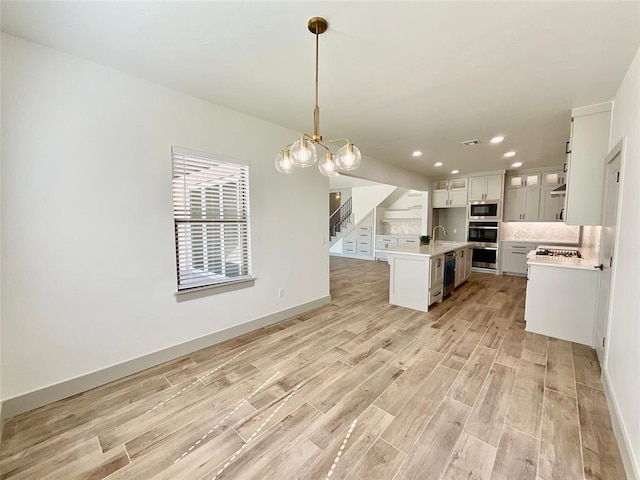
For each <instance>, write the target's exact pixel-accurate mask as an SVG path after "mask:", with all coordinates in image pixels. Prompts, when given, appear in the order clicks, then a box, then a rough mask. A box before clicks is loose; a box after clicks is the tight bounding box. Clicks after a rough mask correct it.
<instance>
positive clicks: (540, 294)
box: [525, 265, 598, 346]
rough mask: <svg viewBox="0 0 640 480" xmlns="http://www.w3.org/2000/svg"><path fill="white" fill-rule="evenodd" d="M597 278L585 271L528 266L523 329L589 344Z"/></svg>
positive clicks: (592, 324) (592, 325) (594, 274)
mask: <svg viewBox="0 0 640 480" xmlns="http://www.w3.org/2000/svg"><path fill="white" fill-rule="evenodd" d="M597 280H598V276H597V275H596V272H593V271H589V270H583V269H576V268H563V267H552V266H541V265H530V266H529V281H528V282H527V296H526V304H525V321H526V322H527V326H526V328H525V330H526V331H528V332H533V333H539V334H542V335H548V336H550V337H555V338H560V339H562V340H568V341H571V342H576V343H581V344H584V345H589V346H593V332H594V325H595V302H596V293H597Z"/></svg>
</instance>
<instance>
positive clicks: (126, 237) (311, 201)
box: [0, 34, 329, 399]
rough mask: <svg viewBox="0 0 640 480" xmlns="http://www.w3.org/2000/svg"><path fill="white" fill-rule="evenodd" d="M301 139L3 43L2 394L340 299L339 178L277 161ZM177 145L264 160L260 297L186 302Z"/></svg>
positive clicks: (47, 52) (30, 47)
mask: <svg viewBox="0 0 640 480" xmlns="http://www.w3.org/2000/svg"><path fill="white" fill-rule="evenodd" d="M297 136H299V134H297V133H295V132H292V131H289V130H286V129H284V128H280V127H278V126H275V125H273V124H269V123H266V122H263V121H260V120H257V119H254V118H251V117H248V116H245V115H242V114H239V113H235V112H232V111H229V110H226V109H224V108H221V107H218V106H215V105H212V104H210V103H207V102H204V101H201V100H199V99H196V98H193V97H190V96H187V95H184V94H181V93H178V92H176V91H172V90H169V89H167V88H164V87H160V86H157V85H155V84H152V83H149V82H147V81H143V80H140V79H138V78H135V77H131V76H128V75H125V74H123V73H120V72H118V71H115V70H112V69H109V68H105V67H102V66H100V65H97V64H94V63H90V62H87V61H85V60H82V59H80V58H78V57H74V56H70V55H67V54H63V53H61V52H58V51H55V50H51V49H47V48H44V47H42V46H39V45H37V44H34V43H30V42H26V41H23V40H20V39H18V38H16V37H12V36H10V35H4V34H3V37H2V137H3V143H2V187H1V192H2V212H1V215H2V238H1V242H2V243H1V245H2V252H1V262H2V263H1V265H0V267H1V274H2V295H1V301H2V304H1V307H2V310H1V318H2V326H1V328H2V358H1V363H2V381H3V385H2V389H3V391H2V395H3V397H2V398H4V399H7V398H11V397H14V396H16V395H19V394H23V393H25V392H29V391H32V390H35V389H40V388H42V387H44V386H48V385H51V384H56V383H58V382H61V381H65V380H67V379H71V378H73V377H77V376H80V375H83V374H86V373H88V372H93V371H96V370H100V369H103V368H106V367H108V366H111V365H114V364H117V363H120V362H123V361H127V360H129V359H133V358H136V357H139V356H142V355H145V354H148V353H150V352H154V351H157V350H160V349H164V348H167V347H169V346H172V345H176V344H180V343H183V342H185V341H189V340H191V339H194V338H197V337H201V336H204V335H207V334H210V333H212V332H216V331H219V330H223V329H226V328H229V327H231V326H233V325H236V324H240V323H243V322H247V321H250V320H252V319H255V318H259V317H262V316H265V315H268V314H271V313H274V312H277V311H281V310H283V309H286V308H289V307H292V306H295V305H299V304H303V303H306V302H309V301H313V300H316V299H319V298H322V297H325V296H326V295H328V294H329V276H328V270H329V269H328V262H329V258H328V254H327V245H324V246H322V245H321V237H325V238H326V236H327V232H328V202H327V192H328V181H327V179H326V178H325V177H323V176H322V175H319V174H318V172H317V169H308V170H302V171H300V172H297V173H295V174H293V175H281V174H278V173H277V172H276V170H275V168H274V165H273V159H274V155H275V154H276V153H277V152H278V150H279V149H280V148H282V145H285V144H287V143H289V142H291V140H292V139H295V138H296V137H297ZM172 145H179V146H182V147H187V148H191V149H194V150H200V151H205V152H211V153H216V154H221V155H225V156H229V157H235V158H240V159H246V160H249V161H250V162H251V173H250V182H251V189H250V194H251V219H252V224H251V227H252V232H251V233H252V254H253V255H252V257H253V271H254V274H255V276H256V277H257V281H256V284H255V286H254V287H253V288H248V289H242V290H238V291H234V292H230V293H225V294H219V295H213V296H207V297H205V298H200V299H195V300H189V301H184V302H180V303H178V302H176V299H175V297H174V292H175V290H176V286H175V283H176V280H175V257H174V255H175V254H174V238H173V219H172V204H171V161H170V148H171V146H172ZM300 279H304V281H300ZM279 287H284V289H285V296H284V298H278V295H277V293H278V288H279Z"/></svg>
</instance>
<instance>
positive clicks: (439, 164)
mask: <svg viewBox="0 0 640 480" xmlns="http://www.w3.org/2000/svg"><path fill="white" fill-rule="evenodd" d="M433 166H434V167H441V166H442V162H436V163H434V164H433Z"/></svg>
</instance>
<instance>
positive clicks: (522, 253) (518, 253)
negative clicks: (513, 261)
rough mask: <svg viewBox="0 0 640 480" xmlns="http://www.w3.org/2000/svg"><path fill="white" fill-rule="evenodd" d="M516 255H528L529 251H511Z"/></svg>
mask: <svg viewBox="0 0 640 480" xmlns="http://www.w3.org/2000/svg"><path fill="white" fill-rule="evenodd" d="M511 253H512V254H514V255H526V254H527V252H511Z"/></svg>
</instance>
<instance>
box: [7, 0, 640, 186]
mask: <svg viewBox="0 0 640 480" xmlns="http://www.w3.org/2000/svg"><path fill="white" fill-rule="evenodd" d="M1 5H2V7H1V8H2V29H3V30H4V31H6V32H9V33H12V34H14V35H17V36H20V37H23V38H26V39H29V40H32V41H35V42H38V43H41V44H44V45H48V46H51V47H54V48H57V49H60V50H63V51H66V52H70V53H73V54H77V55H80V56H82V57H85V58H88V59H91V60H94V61H96V62H99V63H102V64H104V65H108V66H112V67H114V68H117V69H120V70H123V71H125V72H129V73H131V74H133V75H137V76H139V77H142V78H146V79H149V80H151V81H154V82H157V83H160V84H164V85H167V86H169V87H172V88H175V89H177V90H181V91H183V92H187V93H189V94H192V95H195V96H197V97H200V98H203V99H206V100H210V101H212V102H214V103H216V104H219V105H223V106H226V107H228V108H231V109H233V110H237V111H240V112H244V113H247V114H249V115H252V116H255V117H258V118H262V119H265V120H267V121H270V122H273V123H275V124H279V125H282V126H285V127H288V128H291V129H293V130H296V131H307V132H310V130H311V129H312V118H313V116H312V110H313V64H314V37H313V35H311V34H310V33H309V32H308V30H307V27H306V23H307V20H308V18H310V17H312V16H316V15H320V16H324V17H325V18H326V19H327V20H328V21H329V31H328V32H327V33H325V34H324V35H322V36H321V37H320V109H321V133H322V134H323V135H324V137H325V138H331V137H344V136H348V137H349V138H350V139H351V140H352V141H354V142H355V143H356V144H357V145H358V146H359V147H360V149H361V150H362V152H363V154H364V155H365V156H366V157H372V158H375V159H377V160H380V161H384V162H390V163H396V164H398V165H401V166H403V167H405V168H407V169H410V170H414V171H416V172H421V173H425V174H428V175H436V174H438V173H439V172H440V171H442V172H445V173H446V172H448V171H450V170H451V169H453V168H457V169H459V170H460V171H461V174H464V173H470V172H477V171H486V170H494V169H504V168H508V166H509V165H510V164H511V162H513V161H515V160H520V161H522V162H524V168H526V167H537V166H544V165H556V164H561V163H563V161H564V142H565V140H566V139H567V137H568V135H569V117H570V113H569V112H570V109H571V108H573V107H578V106H583V105H589V104H594V103H599V102H604V101H609V100H612V99H613V96H614V95H615V92H616V90H617V88H618V86H619V84H620V82H621V81H622V78H623V76H624V74H625V72H626V70H627V68H628V66H629V64H630V63H631V60H632V58H633V55H634V54H635V52H636V51H637V49H638V46H639V44H640V8H639V7H640V2H638V1H633V2H612V1H606V2H591V1H589V2H576V1H569V2H566V1H559V2H541V1H531V2H510V1H500V2H483V1H476V2H453V1H446V2H444V1H443V2H420V1H408V2H405V1H393V2H391V1H389V2H382V1H380V2H378V1H376V2H344V1H338V2H297V1H295V2H292V1H288V2H271V1H260V2H243V1H229V2H186V1H180V2H161V1H158V2H132V1H126V2H85V1H76V2H53V1H48V2H31V1H19V2H14V1H6V0H3V1H2V4H1ZM496 134H502V135H504V136H505V137H506V139H505V141H504V142H503V143H502V144H501V145H498V146H493V145H490V144H488V140H489V139H490V138H491V137H493V136H494V135H496ZM473 138H478V139H480V140H481V142H482V143H481V144H480V145H478V146H476V147H464V146H461V145H460V142H461V141H463V140H468V139H473ZM292 140H294V139H292ZM416 149H418V150H422V151H423V152H424V155H423V156H422V157H420V158H419V159H413V158H412V157H411V152H412V151H413V150H416ZM511 149H513V150H516V151H517V152H518V153H517V156H516V157H515V158H514V159H510V160H508V159H504V158H503V157H502V154H503V153H504V152H505V151H507V150H511ZM276 153H277V152H266V154H267V155H273V156H275V154H276ZM436 161H441V162H444V164H445V165H444V167H443V168H442V169H440V170H438V169H435V168H434V167H433V163H434V162H436Z"/></svg>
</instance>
